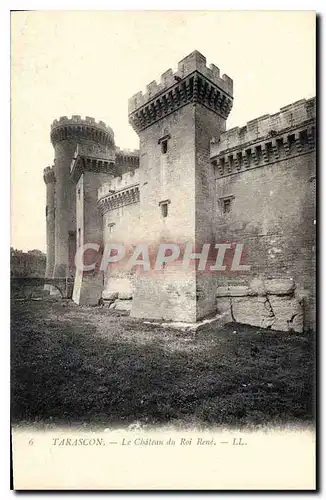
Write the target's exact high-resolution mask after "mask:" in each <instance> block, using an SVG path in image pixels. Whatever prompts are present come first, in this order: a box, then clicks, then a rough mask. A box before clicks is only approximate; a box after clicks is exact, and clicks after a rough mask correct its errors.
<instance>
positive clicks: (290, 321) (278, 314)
mask: <svg viewBox="0 0 326 500" xmlns="http://www.w3.org/2000/svg"><path fill="white" fill-rule="evenodd" d="M268 299H269V301H270V304H271V306H272V310H273V312H274V316H275V322H274V324H273V326H272V329H273V330H282V331H288V332H290V331H295V332H298V333H301V332H302V331H303V307H302V305H301V303H300V302H299V301H298V299H296V298H295V297H289V296H288V295H285V296H277V295H269V296H268Z"/></svg>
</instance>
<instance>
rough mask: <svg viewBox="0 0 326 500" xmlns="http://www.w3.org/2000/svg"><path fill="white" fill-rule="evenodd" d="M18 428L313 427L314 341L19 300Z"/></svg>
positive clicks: (14, 383)
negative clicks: (182, 327) (192, 328)
mask: <svg viewBox="0 0 326 500" xmlns="http://www.w3.org/2000/svg"><path fill="white" fill-rule="evenodd" d="M11 315H12V328H11V335H12V340H11V393H12V396H11V400H12V422H13V423H15V424H22V425H25V424H26V423H33V424H38V425H50V424H51V425H52V424H68V425H72V426H75V425H76V426H78V425H84V426H88V425H91V424H92V425H98V426H108V425H129V424H132V423H135V422H137V423H138V424H139V425H144V426H148V425H157V424H163V425H164V424H172V425H175V426H176V427H178V426H185V425H190V426H197V427H202V428H205V427H208V426H211V425H214V426H215V425H222V426H236V427H241V426H256V425H269V424H276V425H284V424H296V425H302V424H309V423H312V422H313V419H314V391H313V387H314V377H315V375H314V363H315V360H314V357H315V352H314V351H315V339H314V336H313V335H312V334H305V335H298V334H295V333H291V334H286V333H284V332H272V331H270V330H262V329H258V328H254V327H249V326H247V325H236V324H229V325H226V326H224V327H223V328H217V327H216V326H213V325H207V326H205V329H203V330H202V331H199V332H182V331H177V330H175V329H172V328H162V327H161V326H159V325H152V324H144V323H143V322H141V321H140V320H135V319H133V318H130V317H128V316H125V315H119V314H118V313H116V312H114V311H113V312H111V311H109V310H108V309H105V308H102V309H101V308H98V307H96V308H95V307H93V308H92V307H80V306H76V305H75V304H73V303H72V302H71V301H64V300H50V299H42V300H17V299H14V300H13V301H12V311H11Z"/></svg>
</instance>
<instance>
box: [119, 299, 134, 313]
mask: <svg viewBox="0 0 326 500" xmlns="http://www.w3.org/2000/svg"><path fill="white" fill-rule="evenodd" d="M131 306H132V300H120V299H118V300H116V301H115V310H116V311H131Z"/></svg>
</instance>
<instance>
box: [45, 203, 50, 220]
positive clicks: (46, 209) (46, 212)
mask: <svg viewBox="0 0 326 500" xmlns="http://www.w3.org/2000/svg"><path fill="white" fill-rule="evenodd" d="M48 213H49V207H48V205H46V207H45V217H47V216H48Z"/></svg>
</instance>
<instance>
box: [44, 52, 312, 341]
mask: <svg viewBox="0 0 326 500" xmlns="http://www.w3.org/2000/svg"><path fill="white" fill-rule="evenodd" d="M232 104H233V81H232V80H231V78H229V77H228V76H227V75H222V76H221V75H220V70H219V69H218V67H216V66H215V65H213V64H211V65H210V66H209V67H207V65H206V59H205V57H204V56H203V55H202V54H200V53H199V52H198V51H195V52H193V53H191V54H189V55H188V56H187V57H185V58H184V59H183V60H182V61H180V62H179V63H178V69H177V71H176V72H173V71H172V70H171V69H169V70H168V71H166V72H165V73H163V74H162V76H161V80H160V82H159V83H157V82H156V81H153V82H151V83H150V84H149V85H148V86H147V90H146V93H145V94H143V93H141V92H139V93H138V94H136V95H134V96H133V97H132V98H130V99H129V108H128V114H129V123H130V124H131V126H132V127H133V129H134V130H135V131H136V132H137V134H138V136H139V140H140V148H139V151H138V150H137V151H130V150H124V149H120V148H118V147H117V146H116V144H115V140H114V133H113V130H112V129H111V128H110V127H108V126H107V125H105V124H104V123H103V122H98V123H97V122H96V121H95V120H94V119H93V118H89V117H86V118H85V119H81V117H80V116H72V118H67V117H62V118H60V119H59V120H55V121H54V122H53V124H52V126H51V142H52V144H53V147H54V151H55V154H54V156H55V159H54V165H53V166H52V167H47V168H46V169H45V170H44V180H45V183H46V188H47V198H46V199H47V201H46V222H47V262H46V277H48V278H51V277H54V278H56V277H72V276H74V290H73V300H74V301H75V302H77V303H78V304H89V305H92V304H93V305H94V304H98V303H99V301H103V300H104V301H106V302H107V303H108V304H109V305H110V307H112V308H117V309H119V308H121V309H129V310H130V311H131V315H132V316H134V317H138V318H149V319H165V320H173V321H182V322H189V323H192V322H197V321H199V320H201V319H203V318H206V317H209V316H210V315H216V314H218V315H220V316H221V317H223V318H224V319H225V321H237V322H240V323H248V324H252V325H256V326H261V327H267V328H272V329H275V330H284V331H298V332H301V331H303V329H310V328H314V326H315V319H314V318H315V218H316V215H315V190H316V186H315V182H316V180H315V163H316V160H315V149H316V146H315V121H316V109H315V99H314V98H313V99H307V100H306V99H302V100H300V101H297V102H295V103H293V104H290V105H288V106H285V107H283V108H282V109H281V110H280V111H278V112H276V113H275V114H273V115H264V116H260V117H258V118H255V119H253V120H251V121H250V122H248V123H247V124H246V125H245V126H243V127H235V128H232V129H230V130H227V129H226V120H227V117H228V115H229V113H230V111H231V109H232ZM110 241H114V242H120V243H123V244H124V245H126V246H131V247H132V246H133V245H135V244H137V243H138V242H142V241H143V242H144V241H146V242H147V243H149V244H150V245H153V246H156V245H158V244H159V243H160V242H162V241H164V242H176V243H178V244H180V245H183V244H185V243H186V242H191V243H192V244H193V248H194V249H197V248H200V247H201V246H202V245H204V244H205V243H212V242H230V243H232V244H233V243H234V242H240V243H242V244H243V245H244V247H245V249H246V264H248V265H250V270H248V271H246V272H243V273H232V272H222V271H221V272H220V273H215V274H213V273H205V272H203V271H200V270H199V269H198V266H196V265H192V266H189V268H187V269H184V268H183V267H182V266H177V265H174V266H172V265H171V266H170V265H166V266H165V267H164V269H163V270H162V272H160V273H148V274H147V275H145V274H141V273H139V272H138V271H137V270H135V269H131V270H129V271H126V270H122V269H118V268H117V269H111V270H110V272H107V273H106V272H104V273H103V272H102V273H101V272H88V273H87V272H82V271H80V270H78V269H75V266H74V255H75V253H76V249H77V248H78V247H80V246H81V245H84V244H85V243H88V242H92V243H93V242H95V243H99V244H100V245H104V244H105V243H106V242H110Z"/></svg>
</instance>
